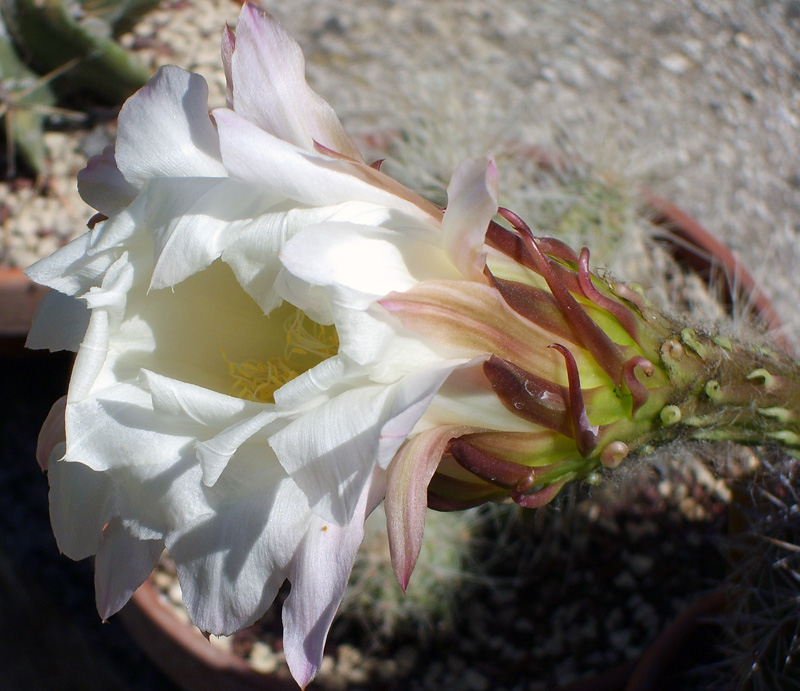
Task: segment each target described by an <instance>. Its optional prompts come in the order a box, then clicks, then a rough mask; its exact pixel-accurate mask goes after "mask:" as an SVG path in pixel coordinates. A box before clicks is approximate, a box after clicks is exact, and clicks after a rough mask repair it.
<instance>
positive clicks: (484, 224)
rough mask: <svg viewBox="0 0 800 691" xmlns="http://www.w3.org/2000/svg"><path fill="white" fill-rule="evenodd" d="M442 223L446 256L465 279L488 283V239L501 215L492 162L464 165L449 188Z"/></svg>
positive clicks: (460, 167)
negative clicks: (490, 228)
mask: <svg viewBox="0 0 800 691" xmlns="http://www.w3.org/2000/svg"><path fill="white" fill-rule="evenodd" d="M447 200H448V201H447V210H446V211H445V213H444V218H443V219H442V236H443V237H442V244H443V246H444V250H445V252H446V253H447V254H448V256H449V257H450V259H451V260H452V261H453V263H454V264H455V265H456V266H457V267H458V269H459V271H461V273H462V274H464V276H466V277H467V278H470V279H472V280H474V281H480V282H481V283H484V282H486V278H485V277H484V275H483V268H484V266H485V265H486V249H485V246H484V238H485V236H486V229H487V228H488V226H489V222H490V221H491V220H492V217H493V216H494V215H495V214H496V213H497V166H496V165H495V162H494V161H493V160H492V159H491V158H476V159H470V160H467V161H464V163H462V164H461V165H460V166H459V167H458V169H457V170H456V172H455V173H453V178H452V180H451V181H450V185H449V186H448V188H447Z"/></svg>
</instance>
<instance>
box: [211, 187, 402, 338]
mask: <svg viewBox="0 0 800 691" xmlns="http://www.w3.org/2000/svg"><path fill="white" fill-rule="evenodd" d="M258 189H259V190H261V192H260V194H261V195H262V198H263V196H264V192H263V189H262V188H258ZM388 216H389V211H388V210H387V209H386V207H383V206H379V205H375V204H367V203H364V202H345V203H344V204H336V205H333V206H321V207H311V208H305V207H295V208H288V209H287V208H286V204H278V205H276V207H275V208H274V209H270V210H269V211H268V212H266V213H265V214H264V215H262V216H260V217H259V218H256V219H253V221H252V222H251V223H249V224H248V225H247V227H246V228H245V229H243V230H242V232H241V233H239V234H238V235H237V236H236V238H235V240H234V241H233V242H232V243H226V247H225V250H224V251H223V253H222V259H223V261H225V263H227V264H228V265H229V266H230V267H231V268H232V269H233V271H234V273H235V274H236V278H237V280H238V281H239V283H240V284H241V285H242V287H243V288H244V289H245V290H246V291H247V293H248V294H249V295H250V296H251V297H252V298H253V299H254V300H255V301H256V302H257V303H258V305H259V306H260V307H261V309H262V310H263V311H264V312H265V313H269V312H270V311H271V310H272V309H273V308H274V307H276V306H277V304H278V303H279V300H280V298H279V296H278V294H277V292H276V290H275V288H276V281H277V280H278V275H279V272H280V268H281V266H280V262H279V261H278V253H279V252H280V250H281V249H282V247H283V246H284V244H285V243H286V241H287V240H288V239H289V238H291V237H292V236H294V235H295V234H296V233H297V232H298V231H301V230H303V229H304V228H307V227H309V226H311V225H315V224H317V223H322V222H325V221H329V220H335V219H340V218H341V219H345V220H356V219H359V220H362V221H363V222H364V223H375V224H378V223H381V222H382V221H384V220H385V219H386V218H388ZM284 297H285V296H284ZM289 301H290V302H293V301H292V300H289ZM311 302H312V304H314V301H313V300H312V301H311ZM293 304H297V303H294V302H293ZM312 312H315V311H314V310H311V311H307V312H306V313H307V314H308V316H309V317H311V318H312V319H314V321H317V322H324V321H325V320H324V319H320V318H318V316H315V313H312ZM328 323H329V322H328Z"/></svg>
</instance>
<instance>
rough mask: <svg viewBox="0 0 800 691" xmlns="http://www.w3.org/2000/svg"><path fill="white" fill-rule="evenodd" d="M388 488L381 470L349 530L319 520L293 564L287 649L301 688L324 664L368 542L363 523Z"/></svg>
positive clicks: (286, 625)
mask: <svg viewBox="0 0 800 691" xmlns="http://www.w3.org/2000/svg"><path fill="white" fill-rule="evenodd" d="M385 484H386V483H385V476H384V473H383V471H381V470H376V471H375V473H374V475H373V477H372V479H371V481H370V482H369V483H368V484H367V486H366V487H365V488H364V491H363V492H362V494H361V497H360V498H359V501H358V504H357V506H356V509H355V511H354V512H353V517H352V519H351V520H350V522H349V523H348V524H347V525H345V526H341V527H340V526H337V525H334V524H331V523H328V522H326V521H323V520H322V519H321V518H319V517H317V516H315V517H314V518H313V519H312V520H311V522H310V524H309V526H308V530H307V531H306V534H305V536H304V537H303V541H302V542H301V543H300V546H299V547H298V549H297V554H296V555H295V558H294V559H293V560H292V564H291V570H290V572H289V580H290V581H291V583H292V590H291V592H290V593H289V597H288V598H286V602H285V603H284V605H283V628H284V634H283V646H284V650H285V651H286V662H287V664H288V665H289V670H290V671H291V673H292V676H293V677H294V678H295V681H297V683H298V684H299V685H300V687H301V688H305V687H306V686H307V685H308V684H309V682H310V681H311V680H312V679H313V678H314V676H315V675H316V673H317V670H318V669H319V665H320V663H321V662H322V653H323V648H324V647H325V639H326V638H327V636H328V630H329V629H330V626H331V622H332V621H333V617H334V615H335V614H336V610H337V609H338V608H339V604H340V603H341V601H342V595H343V594H344V590H345V587H346V586H347V580H348V578H349V577H350V572H351V571H352V569H353V561H354V560H355V557H356V552H357V551H358V547H359V545H360V544H361V541H362V540H363V538H364V521H365V520H366V517H367V516H368V515H369V514H370V513H371V512H372V510H373V509H374V508H375V506H376V505H377V504H378V503H379V502H380V498H381V497H382V496H383V493H384V490H385Z"/></svg>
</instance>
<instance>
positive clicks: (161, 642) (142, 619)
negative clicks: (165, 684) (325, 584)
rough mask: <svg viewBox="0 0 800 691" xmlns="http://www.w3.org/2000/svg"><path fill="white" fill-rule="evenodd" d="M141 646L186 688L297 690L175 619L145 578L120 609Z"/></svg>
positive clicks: (199, 690) (198, 690)
mask: <svg viewBox="0 0 800 691" xmlns="http://www.w3.org/2000/svg"><path fill="white" fill-rule="evenodd" d="M119 616H120V617H121V618H122V621H123V623H124V624H125V626H126V628H127V629H128V631H129V632H130V634H131V636H132V637H133V639H134V640H135V641H136V642H137V643H138V644H139V645H140V646H141V648H142V650H144V652H145V653H146V654H147V655H148V656H149V657H150V658H151V659H152V660H153V661H154V662H155V663H156V664H157V665H158V666H159V667H160V668H161V670H162V671H163V672H164V673H165V674H166V675H167V676H168V677H169V678H170V679H172V681H174V682H175V683H176V684H177V685H178V686H179V687H181V688H182V689H186V691H254V690H255V689H258V690H259V691H297V689H298V686H297V684H296V683H295V682H294V681H293V680H291V679H287V678H283V677H278V676H277V675H274V674H260V673H258V672H256V671H255V670H254V669H253V668H252V667H250V665H248V664H247V662H245V661H244V660H243V659H242V658H240V657H237V656H236V655H233V654H232V653H228V652H225V651H224V650H221V649H219V648H216V647H215V646H213V645H211V643H209V642H208V641H207V640H206V638H205V636H203V634H201V633H200V631H199V630H198V629H197V627H196V626H193V625H192V624H189V623H188V622H185V621H182V620H180V619H178V617H177V616H175V614H174V610H173V609H172V606H171V605H169V604H168V603H167V602H166V601H165V600H164V596H163V595H161V593H160V592H159V591H158V588H157V587H156V586H155V584H154V583H153V582H152V581H151V580H150V579H148V580H146V581H145V582H144V583H143V584H142V586H141V587H140V588H139V589H138V590H137V591H136V592H135V593H134V595H133V598H131V601H130V602H129V603H128V604H127V605H126V606H125V607H124V608H123V610H122V611H121V612H120V613H119Z"/></svg>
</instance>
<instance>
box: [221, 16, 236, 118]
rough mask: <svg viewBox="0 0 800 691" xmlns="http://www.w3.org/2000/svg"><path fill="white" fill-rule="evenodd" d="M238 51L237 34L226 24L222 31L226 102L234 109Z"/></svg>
mask: <svg viewBox="0 0 800 691" xmlns="http://www.w3.org/2000/svg"><path fill="white" fill-rule="evenodd" d="M234 50H236V34H235V33H233V31H231V28H230V27H229V26H228V25H227V24H226V25H225V28H224V29H223V30H222V48H221V52H222V68H223V70H224V71H225V101H226V103H227V104H228V108H231V109H232V108H233V68H232V63H233V51H234Z"/></svg>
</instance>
